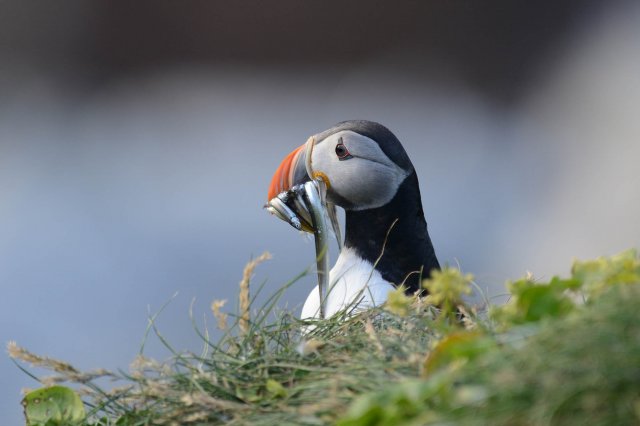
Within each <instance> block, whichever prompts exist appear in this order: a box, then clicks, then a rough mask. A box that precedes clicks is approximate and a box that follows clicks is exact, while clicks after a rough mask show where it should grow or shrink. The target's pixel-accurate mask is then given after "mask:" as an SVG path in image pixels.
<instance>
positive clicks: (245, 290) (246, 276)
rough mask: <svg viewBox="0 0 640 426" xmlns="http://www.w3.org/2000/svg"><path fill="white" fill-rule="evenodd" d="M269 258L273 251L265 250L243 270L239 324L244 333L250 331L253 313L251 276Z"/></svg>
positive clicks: (239, 298)
mask: <svg viewBox="0 0 640 426" xmlns="http://www.w3.org/2000/svg"><path fill="white" fill-rule="evenodd" d="M269 259H271V253H269V252H267V251H265V252H264V253H262V254H261V255H260V256H258V257H256V258H255V259H253V260H250V261H249V263H247V264H246V266H245V267H244V271H243V272H242V281H240V295H239V296H238V302H239V308H240V320H239V324H238V325H239V327H240V332H241V333H242V334H247V332H248V331H249V322H250V320H251V314H250V312H249V308H250V300H251V298H250V293H249V284H250V282H251V276H252V275H253V271H254V270H255V269H256V267H257V266H258V265H259V264H261V263H262V262H264V261H265V260H269Z"/></svg>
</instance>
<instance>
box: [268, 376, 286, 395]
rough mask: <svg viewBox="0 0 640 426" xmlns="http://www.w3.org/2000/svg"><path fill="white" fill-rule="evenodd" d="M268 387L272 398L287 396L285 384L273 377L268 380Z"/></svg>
mask: <svg viewBox="0 0 640 426" xmlns="http://www.w3.org/2000/svg"><path fill="white" fill-rule="evenodd" d="M266 388H267V393H268V394H269V395H271V397H272V398H284V397H285V396H287V390H286V389H285V388H284V386H282V384H281V383H280V382H277V381H275V380H273V379H269V380H267V384H266Z"/></svg>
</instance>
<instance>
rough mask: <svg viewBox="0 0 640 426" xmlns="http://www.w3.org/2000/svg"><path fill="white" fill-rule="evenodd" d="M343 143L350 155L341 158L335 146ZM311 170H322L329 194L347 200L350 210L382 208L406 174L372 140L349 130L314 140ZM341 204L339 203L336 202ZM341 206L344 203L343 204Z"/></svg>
mask: <svg viewBox="0 0 640 426" xmlns="http://www.w3.org/2000/svg"><path fill="white" fill-rule="evenodd" d="M340 142H342V144H344V147H345V148H346V149H347V150H348V151H349V154H351V158H348V159H344V160H341V159H340V158H339V156H338V154H336V146H337V145H338V144H340ZM312 164H313V171H314V172H321V173H323V174H324V175H325V176H326V177H327V178H328V179H329V184H330V189H329V192H328V193H327V197H328V198H329V199H330V200H331V193H332V192H335V193H336V194H337V195H338V196H339V197H341V198H343V199H345V200H347V201H348V202H350V203H351V204H352V206H354V207H353V208H352V209H353V210H366V209H372V208H377V207H381V206H383V205H385V204H387V203H388V202H389V201H391V199H392V198H393V197H394V196H395V194H396V192H397V190H398V187H399V186H400V184H401V183H402V182H403V181H404V179H405V178H406V177H407V176H408V175H409V173H408V172H406V171H405V170H403V169H402V168H400V167H399V166H398V165H397V164H396V163H394V162H393V161H391V160H390V159H389V157H387V156H386V155H385V154H384V152H382V149H380V146H379V145H378V144H377V143H376V142H375V141H373V140H372V139H370V138H368V137H366V136H363V135H361V134H359V133H355V132H352V131H350V130H343V131H341V132H337V133H334V134H332V135H331V136H328V137H327V138H325V139H323V140H322V141H320V142H316V145H315V146H314V148H313V155H312ZM336 204H338V205H340V203H339V202H338V203H336ZM342 207H344V206H342Z"/></svg>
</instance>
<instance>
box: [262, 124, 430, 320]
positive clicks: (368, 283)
mask: <svg viewBox="0 0 640 426" xmlns="http://www.w3.org/2000/svg"><path fill="white" fill-rule="evenodd" d="M310 143H311V144H313V146H312V150H310V149H308V148H309V146H308V145H309V144H310ZM307 156H309V157H310V158H306V157H307ZM309 164H312V165H313V169H312V170H313V171H312V173H313V176H309V170H310V169H309ZM312 179H318V180H319V181H321V182H322V183H323V184H324V187H326V195H325V197H326V202H327V203H329V205H335V206H338V207H341V208H342V209H344V212H345V214H344V217H345V221H344V242H342V241H340V236H339V235H337V238H338V240H339V245H340V246H341V247H340V254H339V256H338V259H337V261H336V263H335V265H334V266H333V267H332V268H331V270H330V272H329V279H328V283H329V286H328V288H327V290H326V296H325V304H324V306H323V307H322V308H323V312H322V314H323V316H325V317H330V316H333V315H335V314H336V313H338V312H341V311H345V310H348V311H349V312H350V313H353V312H358V311H361V310H364V309H368V308H371V307H374V306H379V305H381V304H383V303H384V302H385V301H386V300H387V297H388V295H389V293H390V292H392V291H394V290H395V289H396V288H397V287H398V286H400V285H402V286H403V288H404V289H405V292H406V293H407V294H416V293H421V292H422V291H423V290H422V288H421V282H422V279H424V278H427V277H429V276H430V273H431V271H433V270H434V269H440V264H439V263H438V259H437V257H436V253H435V250H434V247H433V244H432V242H431V238H430V236H429V232H428V229H427V222H426V220H425V215H424V211H423V208H422V199H421V197H420V187H419V184H418V176H417V174H416V171H415V168H414V166H413V164H412V163H411V160H410V159H409V156H408V155H407V153H406V151H405V150H404V148H403V146H402V144H401V143H400V141H399V140H398V138H397V137H396V136H395V135H394V134H393V133H392V132H391V131H390V130H389V129H387V128H386V127H385V126H383V125H382V124H379V123H376V122H373V121H367V120H350V121H343V122H340V123H338V124H336V125H335V126H333V127H331V128H330V129H327V130H325V131H323V132H321V133H318V134H315V135H313V136H311V137H310V138H309V139H308V141H307V142H306V143H305V144H303V145H301V146H299V147H298V148H296V149H295V150H293V151H292V152H291V153H290V154H289V155H287V156H286V157H285V158H284V160H282V162H281V164H280V166H279V167H278V168H277V170H276V172H275V173H274V175H273V178H272V180H271V183H270V185H269V190H268V194H267V195H268V199H269V200H272V199H275V198H276V197H277V196H278V194H282V193H284V192H285V191H289V190H291V188H294V187H296V186H299V185H302V184H304V183H305V182H309V181H310V180H312ZM296 227H297V226H296ZM338 229H339V228H338ZM320 312H321V303H320V293H319V291H318V287H317V286H316V288H314V289H313V290H312V291H311V292H310V293H309V296H308V297H307V299H306V301H305V303H304V305H303V308H302V313H301V319H313V318H320V317H321V315H320Z"/></svg>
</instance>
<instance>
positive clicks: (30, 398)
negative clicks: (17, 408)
mask: <svg viewBox="0 0 640 426" xmlns="http://www.w3.org/2000/svg"><path fill="white" fill-rule="evenodd" d="M22 406H23V407H24V416H25V420H26V422H27V425H28V426H72V425H77V424H80V423H81V422H82V421H83V420H84V419H85V417H86V413H85V411H84V405H83V404H82V400H81V399H80V397H79V396H78V394H77V393H75V392H74V391H73V390H71V389H69V388H67V387H64V386H50V387H45V388H41V389H37V390H34V391H31V392H29V393H28V394H26V395H25V397H24V398H23V399H22Z"/></svg>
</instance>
